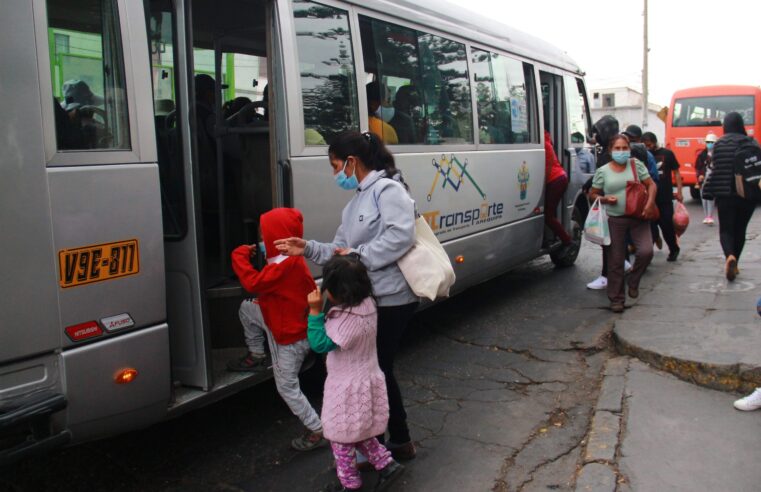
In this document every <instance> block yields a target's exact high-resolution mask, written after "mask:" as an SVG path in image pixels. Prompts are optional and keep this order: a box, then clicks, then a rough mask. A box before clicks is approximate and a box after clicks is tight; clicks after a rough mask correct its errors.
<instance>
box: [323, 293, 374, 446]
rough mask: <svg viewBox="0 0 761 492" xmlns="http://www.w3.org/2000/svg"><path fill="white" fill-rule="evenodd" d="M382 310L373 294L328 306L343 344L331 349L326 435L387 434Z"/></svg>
mask: <svg viewBox="0 0 761 492" xmlns="http://www.w3.org/2000/svg"><path fill="white" fill-rule="evenodd" d="M377 329H378V312H377V310H376V307H375V302H374V301H373V299H372V298H370V297H368V298H367V299H365V300H364V301H362V303H361V304H360V305H358V306H354V307H352V308H346V307H344V306H337V307H334V308H332V309H331V310H330V311H328V315H327V316H326V320H325V331H326V333H327V335H328V336H329V337H330V339H331V340H333V342H335V344H336V345H338V347H339V348H337V349H335V350H333V351H332V352H330V353H328V358H327V366H328V378H327V380H326V381H325V396H324V399H323V404H322V415H321V417H322V429H323V432H324V435H325V438H326V439H328V440H330V441H333V442H338V443H343V444H352V443H357V442H360V441H364V440H365V439H369V438H371V437H375V436H377V435H379V434H382V433H383V432H385V430H386V425H387V424H388V396H387V393H386V378H385V377H384V376H383V372H381V370H380V367H379V366H378V353H377V349H376V346H375V337H376V334H377Z"/></svg>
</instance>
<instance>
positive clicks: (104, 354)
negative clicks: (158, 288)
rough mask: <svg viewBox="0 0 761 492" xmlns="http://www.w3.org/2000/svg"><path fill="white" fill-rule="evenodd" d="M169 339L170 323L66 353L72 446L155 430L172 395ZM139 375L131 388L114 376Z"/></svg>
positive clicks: (66, 415)
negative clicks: (127, 371) (128, 372)
mask: <svg viewBox="0 0 761 492" xmlns="http://www.w3.org/2000/svg"><path fill="white" fill-rule="evenodd" d="M168 338H169V335H168V328H167V325H166V324H165V323H163V324H161V325H158V326H153V327H150V328H148V329H145V330H140V331H137V332H133V333H128V334H125V335H124V336H121V337H116V338H111V339H107V340H103V341H100V342H98V343H93V344H90V345H85V346H83V347H77V348H74V349H72V350H67V351H66V352H64V353H63V367H64V378H65V387H66V396H67V398H68V400H69V406H68V408H67V410H66V412H65V423H66V425H67V426H68V428H69V429H70V430H71V431H72V434H73V440H74V441H76V442H81V441H83V440H88V439H93V438H98V437H103V436H106V435H109V434H115V433H118V432H122V431H125V430H130V429H136V428H139V427H143V426H147V425H150V424H152V423H154V422H156V421H158V420H160V419H161V418H163V417H164V416H165V415H166V411H167V406H168V404H169V395H170V389H171V384H170V374H169V373H170V370H169V340H168ZM127 368H132V369H135V370H137V377H136V378H135V379H134V381H132V382H131V383H128V384H116V383H115V380H114V378H115V376H116V375H117V374H118V373H119V371H122V370H124V369H127Z"/></svg>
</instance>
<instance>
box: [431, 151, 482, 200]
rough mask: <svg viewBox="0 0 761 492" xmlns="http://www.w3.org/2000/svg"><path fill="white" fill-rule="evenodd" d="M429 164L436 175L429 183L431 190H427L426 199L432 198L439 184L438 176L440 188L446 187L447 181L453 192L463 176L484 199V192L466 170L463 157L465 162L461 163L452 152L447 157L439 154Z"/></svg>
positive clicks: (458, 189)
mask: <svg viewBox="0 0 761 492" xmlns="http://www.w3.org/2000/svg"><path fill="white" fill-rule="evenodd" d="M431 164H433V167H434V168H436V175H435V176H434V177H433V183H432V184H431V191H429V192H428V197H427V198H428V201H429V202H430V201H431V198H433V192H434V191H435V190H436V185H438V184H439V178H442V179H443V181H442V183H441V188H442V189H443V188H446V187H447V183H449V185H450V188H454V191H455V192H458V191H460V186H461V185H462V183H463V181H465V178H467V179H468V181H470V182H471V183H472V184H473V186H474V187H475V188H476V191H478V194H479V195H481V199H483V200H486V193H484V192H483V191H482V190H481V188H480V187H479V186H478V184H477V183H476V180H475V179H473V176H471V175H470V173H469V172H468V171H467V170H466V168H467V167H468V160H467V159H465V164H463V163H461V162H460V161H459V159H457V157H456V156H455V155H454V154H450V156H449V158H447V156H446V155H443V154H442V156H441V159H439V160H438V161H437V160H436V159H433V160H432V161H431Z"/></svg>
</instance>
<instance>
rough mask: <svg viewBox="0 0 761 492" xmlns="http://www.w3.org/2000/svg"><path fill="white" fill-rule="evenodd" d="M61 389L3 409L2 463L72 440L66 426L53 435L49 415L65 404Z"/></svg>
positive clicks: (0, 427) (0, 429) (0, 417)
mask: <svg viewBox="0 0 761 492" xmlns="http://www.w3.org/2000/svg"><path fill="white" fill-rule="evenodd" d="M66 403H67V402H66V397H65V396H64V395H62V394H61V393H54V392H50V391H44V392H40V393H36V394H33V395H31V396H28V397H26V398H24V399H22V400H20V401H18V402H16V403H15V404H14V405H13V406H12V407H10V408H7V409H5V410H4V411H2V412H0V446H1V447H0V466H4V465H7V464H10V463H13V462H15V461H18V460H20V459H22V458H24V457H26V456H29V455H32V454H36V453H41V452H45V451H48V450H51V449H53V448H56V447H58V446H62V445H64V444H66V443H68V442H69V441H70V440H71V433H70V432H69V431H68V430H64V431H62V432H60V433H58V434H55V435H51V423H50V416H51V415H52V414H53V413H55V412H58V411H60V410H63V409H64V408H66Z"/></svg>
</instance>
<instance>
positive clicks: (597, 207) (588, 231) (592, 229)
mask: <svg viewBox="0 0 761 492" xmlns="http://www.w3.org/2000/svg"><path fill="white" fill-rule="evenodd" d="M584 237H585V238H586V240H587V241H589V242H591V243H594V244H597V245H600V246H608V245H609V244H610V229H609V228H608V214H607V213H606V212H605V207H604V206H603V204H602V203H600V199H599V198H598V199H596V200H595V202H594V203H593V204H592V208H591V209H590V210H589V213H588V214H587V220H586V221H584Z"/></svg>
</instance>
